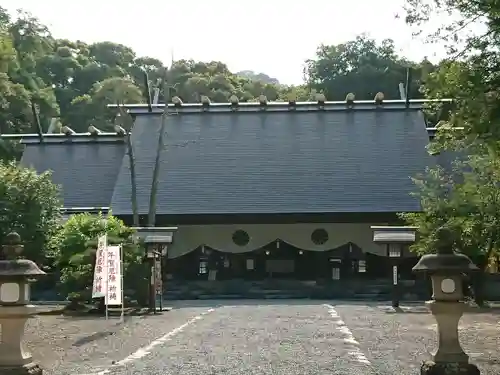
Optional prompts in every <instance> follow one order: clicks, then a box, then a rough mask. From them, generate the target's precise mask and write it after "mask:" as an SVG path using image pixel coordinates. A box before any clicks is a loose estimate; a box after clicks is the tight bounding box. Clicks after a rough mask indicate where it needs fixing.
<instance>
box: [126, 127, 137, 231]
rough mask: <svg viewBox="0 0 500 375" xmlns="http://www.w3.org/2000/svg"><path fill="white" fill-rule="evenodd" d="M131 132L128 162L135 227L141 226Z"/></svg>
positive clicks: (128, 140) (128, 143)
mask: <svg viewBox="0 0 500 375" xmlns="http://www.w3.org/2000/svg"><path fill="white" fill-rule="evenodd" d="M131 130H132V129H130V131H128V134H127V148H128V162H129V167H130V184H131V186H132V197H131V198H132V215H133V225H134V227H138V226H139V211H138V207H137V179H136V174H135V158H134V150H133V149H132V140H131V139H130V137H131V133H130V132H131Z"/></svg>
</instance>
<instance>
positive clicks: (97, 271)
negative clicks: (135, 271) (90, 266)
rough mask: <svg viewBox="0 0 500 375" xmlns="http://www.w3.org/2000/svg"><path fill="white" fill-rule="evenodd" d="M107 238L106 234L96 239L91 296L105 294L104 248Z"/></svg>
mask: <svg viewBox="0 0 500 375" xmlns="http://www.w3.org/2000/svg"><path fill="white" fill-rule="evenodd" d="M107 247H108V238H107V236H106V235H104V236H101V237H99V238H98V239H97V251H96V261H95V267H94V282H93V284H92V298H99V297H104V296H105V295H106V268H107V267H106V262H107V261H106V253H107V251H106V249H107Z"/></svg>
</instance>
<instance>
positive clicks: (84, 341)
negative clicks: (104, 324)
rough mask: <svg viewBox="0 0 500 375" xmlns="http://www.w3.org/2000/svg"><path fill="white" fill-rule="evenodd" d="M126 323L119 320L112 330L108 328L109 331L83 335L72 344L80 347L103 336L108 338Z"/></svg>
mask: <svg viewBox="0 0 500 375" xmlns="http://www.w3.org/2000/svg"><path fill="white" fill-rule="evenodd" d="M82 320H85V319H82ZM126 321H127V320H125V323H126ZM123 324H124V323H122V322H117V323H114V324H113V325H112V326H111V328H112V329H111V330H107V331H102V332H95V333H93V334H91V335H89V336H84V337H81V338H79V339H77V340H76V341H75V342H74V343H73V345H72V346H75V347H80V346H83V345H86V344H89V343H91V342H94V341H97V340H101V339H103V338H106V337H108V336H111V335H113V334H115V333H116V332H117V331H118V330H119V328H120V327H122V326H123Z"/></svg>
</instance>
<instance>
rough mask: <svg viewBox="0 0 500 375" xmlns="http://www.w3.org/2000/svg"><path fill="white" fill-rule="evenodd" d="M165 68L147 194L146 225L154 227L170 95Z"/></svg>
mask: <svg viewBox="0 0 500 375" xmlns="http://www.w3.org/2000/svg"><path fill="white" fill-rule="evenodd" d="M167 72H168V71H167V70H166V71H165V78H164V82H163V83H164V90H163V91H164V95H165V108H164V110H163V113H162V115H161V123H160V134H159V135H158V146H157V149H156V158H155V164H154V168H153V180H152V182H151V193H150V196H149V212H148V226H150V227H154V226H155V225H156V198H157V195H158V178H159V176H160V160H161V154H162V151H163V147H164V144H163V142H164V141H163V138H164V134H165V127H166V124H167V116H168V100H169V97H170V90H169V86H168V81H167Z"/></svg>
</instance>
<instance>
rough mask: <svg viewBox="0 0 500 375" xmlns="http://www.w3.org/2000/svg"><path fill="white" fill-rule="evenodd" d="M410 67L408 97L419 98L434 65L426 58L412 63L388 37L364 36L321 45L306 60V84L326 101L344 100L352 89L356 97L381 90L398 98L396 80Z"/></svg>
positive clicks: (368, 96) (370, 96) (367, 97)
mask: <svg viewBox="0 0 500 375" xmlns="http://www.w3.org/2000/svg"><path fill="white" fill-rule="evenodd" d="M408 68H411V69H412V73H413V74H412V79H411V81H410V87H409V89H410V93H409V96H410V97H411V98H412V99H417V98H419V97H421V94H420V87H421V86H422V84H423V83H424V82H425V79H426V77H427V75H428V74H429V73H430V72H432V71H433V69H434V66H433V65H432V64H431V63H430V62H429V61H427V60H425V59H424V60H423V61H422V62H421V63H415V62H411V61H409V60H407V59H403V58H401V57H399V56H398V55H397V53H396V50H395V46H394V42H393V41H392V40H390V39H386V40H383V41H382V42H381V43H377V42H376V41H375V40H373V39H370V38H369V37H367V36H366V35H361V36H358V37H357V38H356V39H354V40H352V41H349V42H347V43H343V44H339V45H332V46H328V45H321V46H319V47H318V49H317V52H316V58H315V59H311V60H308V61H307V62H306V68H305V72H304V73H305V76H306V80H307V84H308V85H309V86H310V87H311V88H313V89H316V90H317V91H322V92H324V93H325V95H326V96H327V97H328V99H329V100H344V99H345V97H346V94H348V93H349V92H352V93H354V94H355V95H356V98H357V99H362V100H373V98H374V97H375V94H376V93H377V92H379V91H381V92H383V93H384V94H385V96H386V98H387V99H400V92H399V88H398V86H399V83H401V82H406V74H407V70H408Z"/></svg>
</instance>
